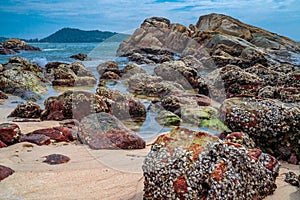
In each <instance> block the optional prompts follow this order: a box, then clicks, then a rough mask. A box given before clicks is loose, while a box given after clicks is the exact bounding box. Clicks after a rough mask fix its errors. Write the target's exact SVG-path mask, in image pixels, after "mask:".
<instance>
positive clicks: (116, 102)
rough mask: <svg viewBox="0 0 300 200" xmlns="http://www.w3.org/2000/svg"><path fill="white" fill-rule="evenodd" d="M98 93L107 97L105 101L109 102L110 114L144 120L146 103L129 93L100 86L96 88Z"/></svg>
mask: <svg viewBox="0 0 300 200" xmlns="http://www.w3.org/2000/svg"><path fill="white" fill-rule="evenodd" d="M96 95H99V96H100V97H102V98H105V99H106V100H105V101H106V102H108V106H109V109H110V114H112V115H114V116H115V117H117V118H118V119H120V120H123V119H139V120H142V121H144V120H145V118H146V107H145V105H143V104H142V103H141V102H140V101H138V100H136V99H135V98H134V97H133V96H131V95H129V94H124V93H122V92H119V91H117V90H111V89H108V88H101V87H99V88H97V90H96Z"/></svg>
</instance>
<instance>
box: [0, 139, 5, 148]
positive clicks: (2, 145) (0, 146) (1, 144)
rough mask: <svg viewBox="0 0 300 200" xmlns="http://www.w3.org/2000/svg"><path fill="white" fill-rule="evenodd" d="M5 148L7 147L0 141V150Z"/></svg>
mask: <svg viewBox="0 0 300 200" xmlns="http://www.w3.org/2000/svg"><path fill="white" fill-rule="evenodd" d="M3 147H7V145H6V144H5V143H4V142H2V141H1V140H0V148H3Z"/></svg>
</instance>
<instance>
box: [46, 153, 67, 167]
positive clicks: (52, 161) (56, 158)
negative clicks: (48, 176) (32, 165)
mask: <svg viewBox="0 0 300 200" xmlns="http://www.w3.org/2000/svg"><path fill="white" fill-rule="evenodd" d="M69 160H70V158H69V157H68V156H64V155H61V154H51V155H48V156H46V160H44V161H43V162H44V163H47V164H49V165H58V164H63V163H67V162H69Z"/></svg>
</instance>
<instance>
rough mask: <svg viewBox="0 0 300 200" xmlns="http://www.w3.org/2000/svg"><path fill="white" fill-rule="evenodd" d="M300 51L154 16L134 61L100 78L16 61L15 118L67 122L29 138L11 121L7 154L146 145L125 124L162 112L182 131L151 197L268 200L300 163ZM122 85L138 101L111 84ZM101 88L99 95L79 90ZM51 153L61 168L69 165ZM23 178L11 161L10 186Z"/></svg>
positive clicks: (250, 30) (156, 166)
mask: <svg viewBox="0 0 300 200" xmlns="http://www.w3.org/2000/svg"><path fill="white" fill-rule="evenodd" d="M295 54H296V55H300V44H299V43H297V42H295V41H293V40H291V39H288V38H286V37H283V36H279V35H277V34H274V33H271V32H268V31H266V30H263V29H260V28H257V27H253V26H251V25H247V24H244V23H242V22H240V21H238V20H236V19H234V18H231V17H229V16H225V15H219V14H210V15H206V16H201V17H200V18H199V20H198V22H197V23H196V25H190V26H189V27H185V26H183V25H181V24H176V23H175V24H173V23H171V22H170V21H169V20H168V19H165V18H159V17H152V18H149V19H146V20H145V21H144V22H143V23H142V24H141V27H140V28H138V29H137V30H136V31H135V32H134V34H133V35H132V36H131V37H129V38H128V39H126V40H125V41H124V42H122V43H121V44H120V46H119V49H118V50H117V56H125V57H127V58H128V59H129V61H130V62H129V63H128V64H126V66H122V67H121V65H120V64H119V63H117V62H115V61H109V62H105V63H101V64H99V65H98V67H97V71H98V73H99V80H96V78H95V76H94V75H93V74H92V73H91V72H90V71H89V70H87V69H86V67H85V66H84V65H83V63H82V62H74V63H70V64H69V63H61V62H50V63H48V64H47V65H46V66H45V68H41V67H40V66H38V65H37V64H35V63H31V62H29V61H28V60H26V59H24V58H20V57H11V58H10V60H9V62H7V63H3V64H1V65H0V75H1V76H0V91H1V93H0V97H1V99H5V98H7V95H6V94H10V95H16V96H19V97H21V98H23V99H26V100H27V102H24V103H22V104H19V105H18V106H17V107H16V108H15V110H14V111H13V112H11V114H10V115H9V117H14V118H15V119H14V120H15V122H21V121H24V122H26V121H27V120H33V119H35V120H37V121H48V120H57V121H60V122H61V125H60V126H54V127H51V128H49V127H48V128H47V129H38V130H34V131H31V132H29V133H22V132H20V128H19V126H18V124H17V123H12V122H10V123H2V124H0V147H1V148H9V147H8V146H13V145H17V143H20V142H30V143H34V144H36V145H51V143H57V142H67V143H73V142H74V141H77V142H78V143H83V144H85V145H87V146H89V148H91V149H143V148H145V147H146V142H145V141H144V140H143V139H142V138H141V137H140V136H139V135H138V134H137V133H135V132H134V131H132V130H130V129H129V128H127V127H126V122H127V121H128V120H130V121H132V122H134V123H138V124H141V123H144V122H145V119H146V117H147V116H148V115H149V113H155V115H156V117H155V120H156V121H157V123H159V124H160V125H161V126H163V127H169V128H172V130H171V131H170V132H169V133H166V134H163V135H161V136H159V137H158V138H157V139H156V141H155V142H154V143H153V144H152V147H151V149H150V150H149V154H148V155H147V156H146V158H145V160H144V163H143V166H142V169H143V174H144V194H143V198H144V199H154V198H155V199H195V198H200V199H201V198H204V199H224V198H225V199H226V198H229V199H230V198H239V199H263V198H265V197H266V196H268V195H271V194H273V193H274V191H275V189H276V184H275V181H276V177H277V176H278V175H279V165H280V163H279V161H278V160H283V161H286V162H289V163H291V164H294V165H300V145H299V142H300V128H299V127H300V104H299V101H300V96H299V90H300V89H299V88H300V76H299V74H300V69H299V65H300V63H298V62H297V61H296V60H294V57H293V56H294V55H295ZM79 55H80V54H79ZM145 65H150V66H153V73H149V72H147V71H146V70H145V69H144V66H145ZM112 81H121V82H122V83H123V84H124V85H125V86H126V87H127V90H128V91H129V93H130V94H127V93H123V92H120V91H117V90H112V89H109V88H107V85H106V84H107V83H109V82H112ZM97 83H98V86H97V88H96V89H95V91H94V92H88V91H76V90H74V87H76V86H95V85H96V84H97ZM57 85H58V86H62V87H65V88H67V91H66V92H64V93H62V94H60V95H58V96H55V97H49V98H47V99H45V101H44V109H42V108H41V106H40V105H38V104H37V103H35V102H34V101H37V100H39V99H41V98H42V95H43V94H44V93H45V91H47V90H48V89H49V88H50V87H52V86H57ZM5 93H6V94H5ZM141 99H147V101H149V102H150V105H149V106H147V107H146V106H145V104H143V103H142V102H141ZM124 124H125V125H124ZM187 127H192V128H187ZM199 127H201V128H206V129H208V130H211V131H214V132H215V133H216V135H211V134H209V133H205V132H203V131H199V130H197V131H196V130H195V129H198V128H199ZM0 153H1V149H0ZM49 156H50V158H53V159H54V160H55V164H60V163H66V162H69V158H66V157H64V156H63V155H57V154H53V155H49ZM51 156H53V157H51ZM56 159H57V160H56ZM50 160H51V159H50ZM49 162H50V163H51V161H49ZM1 167H2V166H1ZM2 171H3V174H4V175H3V176H2ZM13 172H14V170H13V169H9V168H5V167H4V166H3V167H2V168H1V179H2V178H6V177H7V176H8V175H10V174H12V173H13ZM298 176H299V178H300V175H298ZM295 177H296V178H295V179H297V175H296V176H295ZM299 178H298V179H299ZM296 181H297V180H296ZM299 182H300V180H298V184H299ZM225 188H226V189H225Z"/></svg>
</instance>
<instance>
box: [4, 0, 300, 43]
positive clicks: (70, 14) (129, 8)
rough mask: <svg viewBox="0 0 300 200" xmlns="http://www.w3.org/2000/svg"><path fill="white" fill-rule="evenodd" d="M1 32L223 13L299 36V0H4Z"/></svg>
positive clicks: (106, 27)
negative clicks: (155, 17)
mask: <svg viewBox="0 0 300 200" xmlns="http://www.w3.org/2000/svg"><path fill="white" fill-rule="evenodd" d="M1 1H2V2H1V4H0V27H1V29H0V36H5V37H17V38H24V39H30V38H39V39H41V38H44V37H46V36H48V35H50V34H52V33H54V32H55V31H58V30H59V29H61V28H64V27H70V28H79V29H82V30H102V31H113V32H121V33H132V32H133V31H134V30H135V29H136V28H138V27H139V26H140V24H141V23H142V22H143V21H144V19H145V18H149V17H152V16H159V17H166V18H168V19H170V20H171V22H173V23H181V24H183V25H186V26H188V25H189V24H196V23H197V20H198V18H199V17H200V16H201V15H206V14H209V13H220V14H226V15H230V16H232V17H234V18H237V19H239V20H240V21H242V22H245V23H247V24H251V25H254V26H257V27H260V28H264V29H267V30H269V31H271V32H275V33H278V34H280V35H284V36H287V37H290V38H292V39H294V40H297V41H300V1H299V0H240V1H238V0H137V1H130V0H1Z"/></svg>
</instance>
